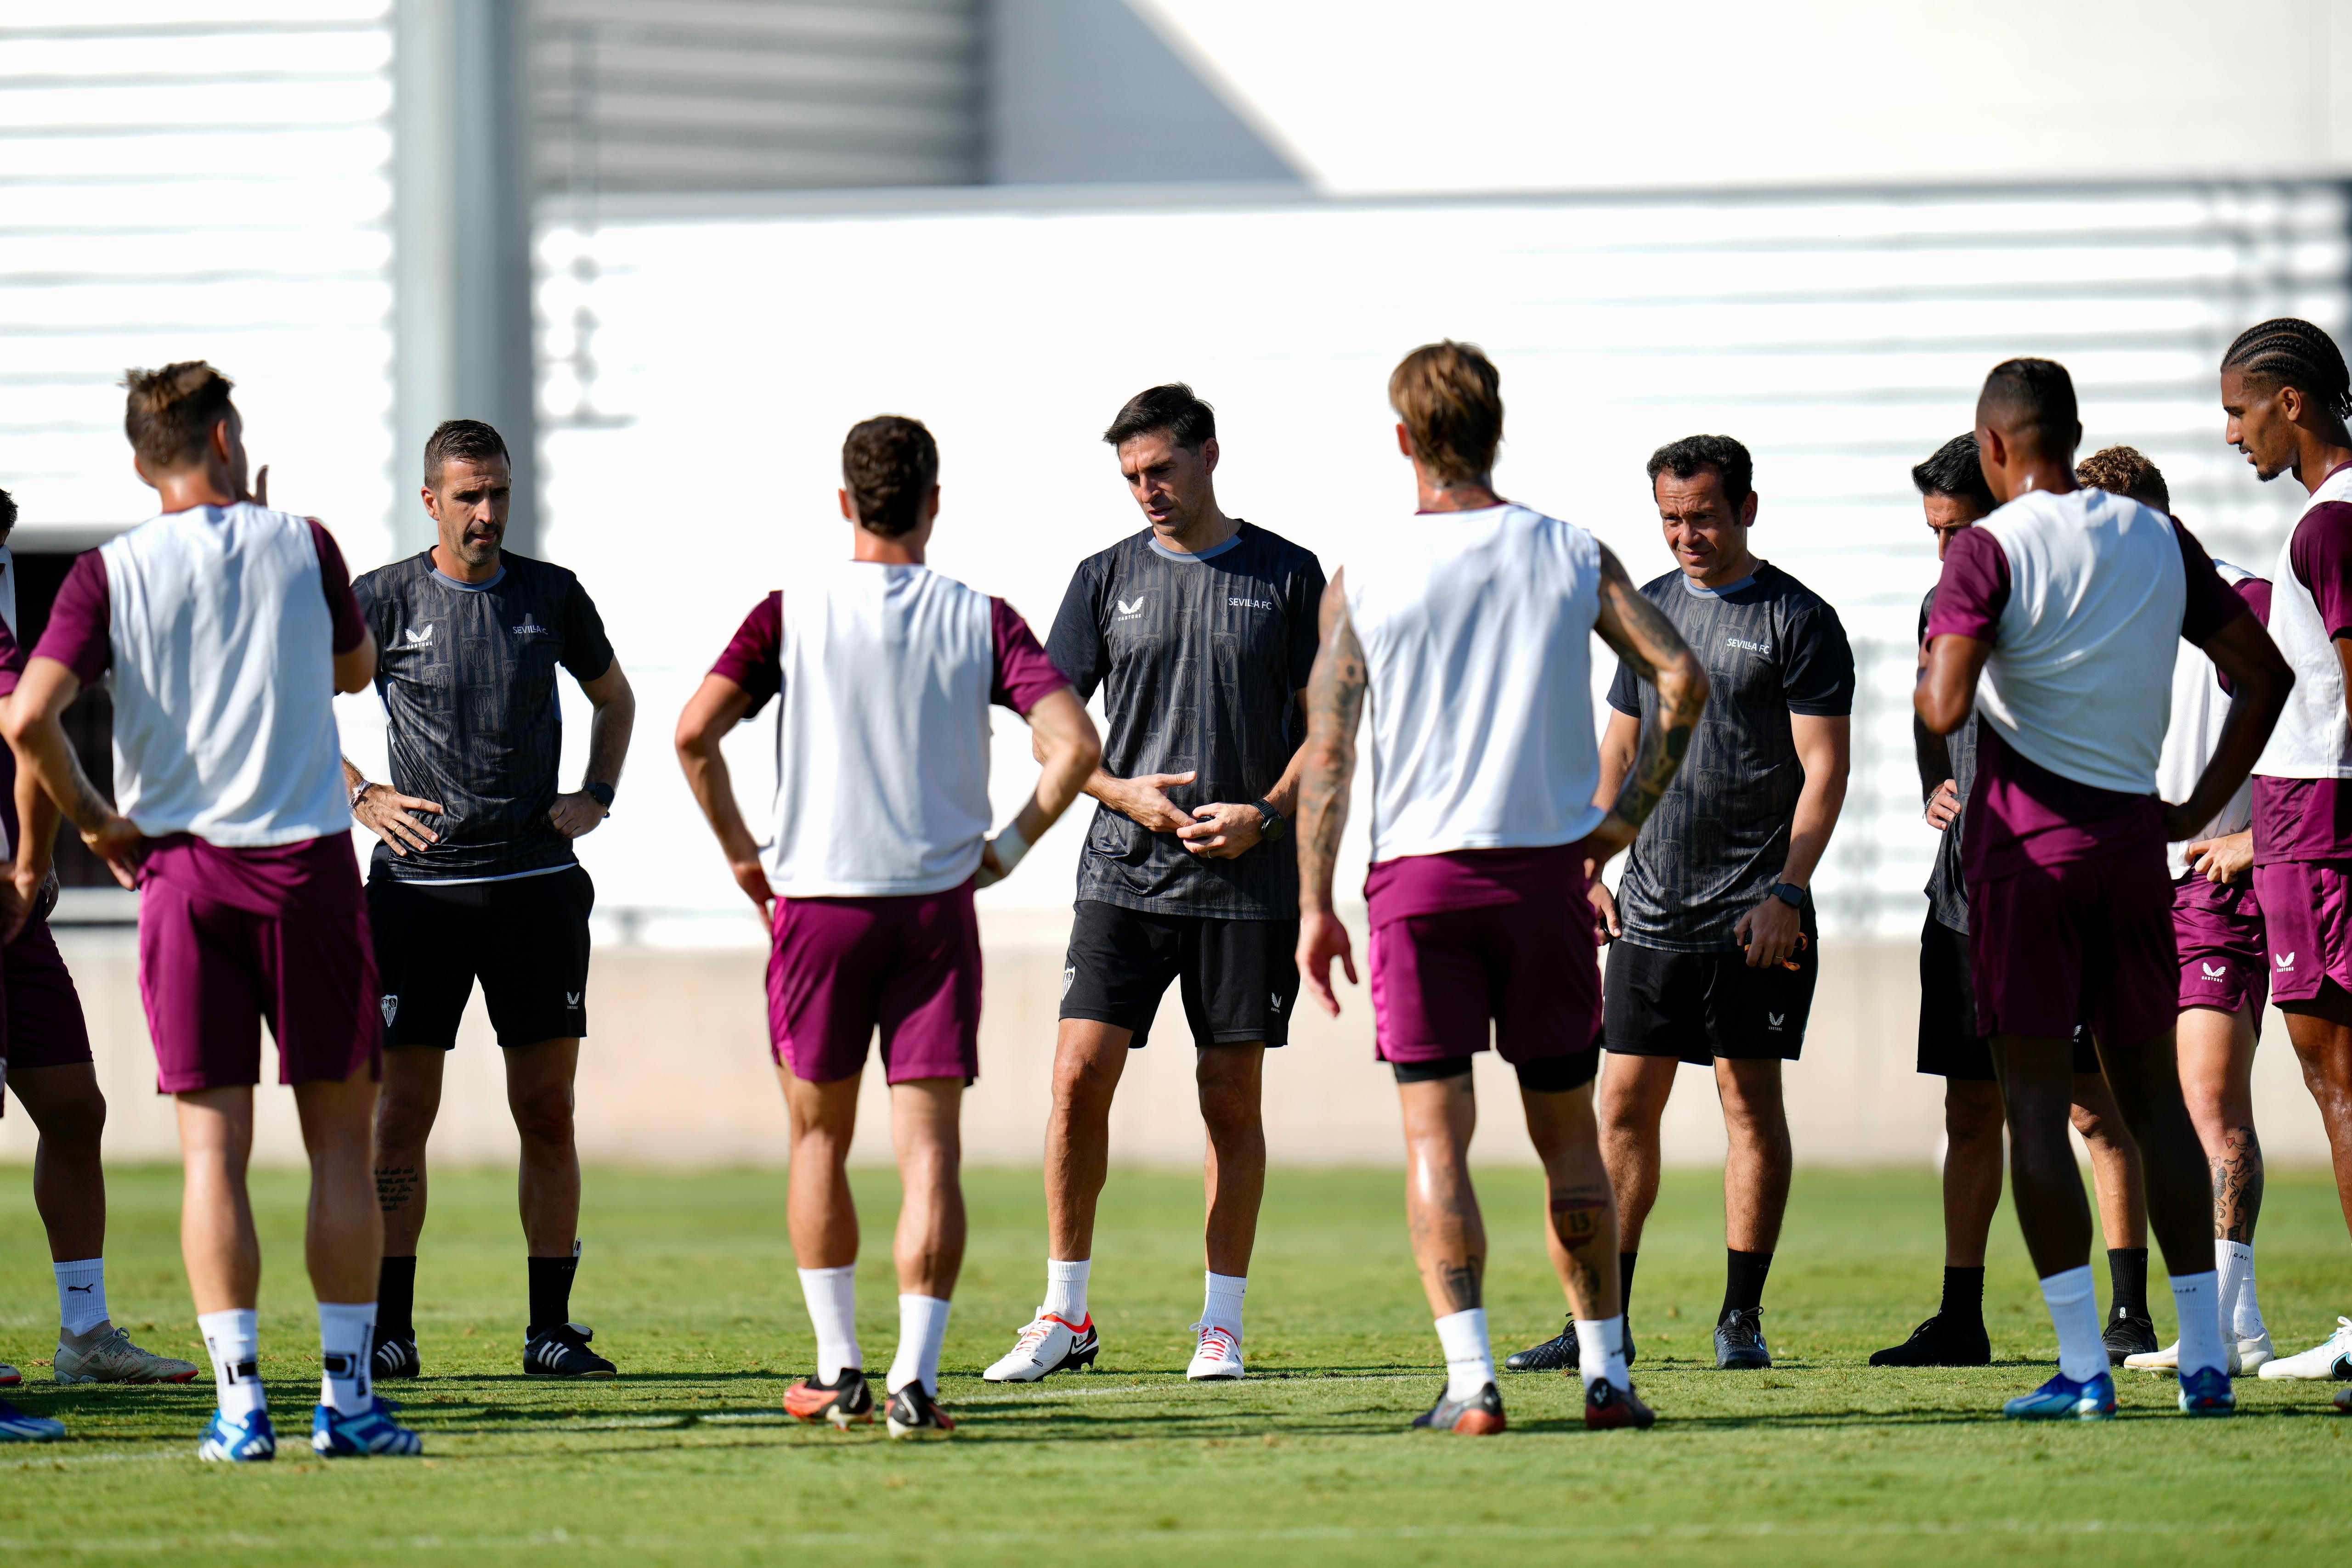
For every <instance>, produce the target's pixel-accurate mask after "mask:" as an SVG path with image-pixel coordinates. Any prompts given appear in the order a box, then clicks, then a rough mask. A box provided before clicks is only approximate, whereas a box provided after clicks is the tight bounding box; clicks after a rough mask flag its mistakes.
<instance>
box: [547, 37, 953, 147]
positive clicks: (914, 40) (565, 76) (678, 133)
mask: <svg viewBox="0 0 2352 1568" xmlns="http://www.w3.org/2000/svg"><path fill="white" fill-rule="evenodd" d="M978 9H979V7H978V5H977V0H831V3H827V0H660V3H659V4H657V5H656V4H646V0H531V7H530V58H531V66H530V68H531V82H532V87H531V99H532V124H533V132H534V137H535V141H536V151H535V161H536V169H537V173H538V180H539V188H540V189H541V191H543V192H548V193H580V192H584V191H769V190H789V189H796V188H802V187H809V186H848V185H860V186H875V185H954V184H962V183H968V182H970V181H971V180H972V179H973V178H974V177H975V171H976V169H977V168H978V155H979V146H978V142H979V132H978V118H977V117H978V106H979V86H978V60H979V52H980V51H979V18H978Z"/></svg>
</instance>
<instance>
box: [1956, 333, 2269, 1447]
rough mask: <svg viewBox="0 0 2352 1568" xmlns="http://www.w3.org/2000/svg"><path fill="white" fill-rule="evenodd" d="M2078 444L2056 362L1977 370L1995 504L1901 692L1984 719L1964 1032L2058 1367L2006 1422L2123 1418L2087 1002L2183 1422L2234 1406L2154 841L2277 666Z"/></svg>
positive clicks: (2220, 789)
mask: <svg viewBox="0 0 2352 1568" xmlns="http://www.w3.org/2000/svg"><path fill="white" fill-rule="evenodd" d="M2082 434H2083V427H2082V422H2081V421H2080V419H2078V418H2077V417H2076V413H2075V402H2074V382H2073V379H2072V378H2071V377H2069V376H2068V375H2067V373H2066V370H2065V367H2064V366H2063V365H2058V364H2054V363H2053V362H2052V361H2048V360H2011V361H2006V362H2004V363H2002V364H2000V365H1999V366H1996V367H1995V368H1994V370H1993V371H1992V373H1991V374H1990V375H1989V376H1987V377H1986V378H1985V385H1984V391H1983V392H1982V393H1981V394H1980V395H1979V398H1978V401H1977V431H1976V437H1977V447H1978V451H1979V460H1980V462H1981V463H1982V465H1983V467H1984V473H1985V482H1986V483H1987V484H1988V485H1990V486H1991V488H1992V493H1993V496H1994V498H1995V499H1997V500H2000V501H2001V502H2003V503H2004V504H2003V505H2002V506H2001V507H2000V508H1999V509H1998V510H1996V511H1995V512H1994V513H1993V514H1992V515H1991V516H1990V517H1987V518H1985V519H1984V520H1983V521H1982V522H1979V523H1978V524H1977V525H1976V526H1975V527H1974V528H1969V529H1967V530H1966V531H1965V532H1963V533H1961V534H1959V535H1958V537H1957V538H1954V539H1953V540H1952V541H1951V543H1950V545H1949V546H1948V549H1947V550H1946V552H1945V559H1944V571H1943V578H1942V580H1941V581H1940V582H1939V583H1938V585H1937V590H1936V608H1935V611H1934V613H1933V614H1931V615H1930V616H1929V617H1928V621H1927V636H1928V645H1927V661H1926V665H1925V668H1923V669H1922V671H1921V672H1920V679H1919V685H1918V687H1917V691H1916V696H1915V703H1916V706H1917V709H1918V713H1919V716H1920V717H1921V718H1922V719H1923V720H1925V721H1926V723H1927V727H1928V728H1929V729H1930V730H1932V731H1934V732H1935V733H1937V734H1939V735H1949V734H1950V733H1952V731H1954V730H1956V729H1958V728H1959V727H1960V726H1961V725H1962V724H1963V723H1965V722H1967V719H1968V716H1969V712H1970V711H1971V710H1974V711H1975V712H1976V713H1977V715H1978V718H1979V726H1978V730H1979V733H1978V761H1977V776H1976V782H1975V784H1974V786H1973V787H1972V788H1971V789H1970V791H1969V802H1968V807H1967V810H1968V813H1969V831H1968V835H1967V838H1966V840H1965V841H1964V842H1963V844H1962V846H1961V855H1962V862H1963V867H1964V870H1965V873H1966V875H1967V879H1968V885H1969V958H1970V964H1971V972H1972V975H1973V978H1974V984H1975V990H1976V1000H1977V1017H1978V1024H1979V1028H1981V1029H1982V1030H1984V1031H1985V1032H1986V1033H1987V1034H1988V1035H1990V1037H1991V1039H1992V1049H1993V1062H1994V1066H1995V1068H1996V1070H1997V1071H1999V1073H2000V1086H2001V1099H2002V1103H2003V1106H2004V1109H2005V1111H2006V1113H2007V1116H2008V1120H2009V1129H2010V1136H2011V1169H2012V1172H2013V1174H2014V1176H2015V1191H2016V1194H2017V1214H2018V1219H2019V1222H2020V1224H2021V1227H2022V1228H2023V1229H2024V1231H2025V1243H2026V1250H2027V1252H2028V1253H2029V1254H2030V1255H2031V1256H2032V1260H2033V1265H2034V1271H2035V1272H2036V1273H2037V1274H2038V1275H2039V1276H2040V1277H2041V1281H2042V1298H2043V1300H2044V1301H2045V1302H2046V1303H2047V1304H2048V1306H2049V1309H2050V1315H2051V1320H2052V1322H2053V1324H2054V1325H2055V1326H2056V1328H2057V1331H2058V1373H2057V1375H2056V1376H2054V1377H2053V1378H2051V1379H2050V1380H2049V1381H2048V1382H2046V1383H2045V1384H2043V1385H2042V1386H2041V1387H2040V1388H2038V1389H2036V1390H2034V1391H2033V1392H2032V1393H2031V1394H2028V1395H2024V1396H2021V1397H2019V1398H2016V1399H2012V1400H2011V1401H2010V1402H2009V1403H2008V1405H2007V1406H2006V1407H2005V1410H2004V1413H2005V1414H2006V1415H2008V1416H2011V1417H2014V1418H2020V1419H2034V1420H2048V1419H2081V1420H2095V1419H2103V1418H2106V1417H2111V1416H2114V1414H2115V1407H2116V1398H2115V1384H2114V1380H2113V1378H2112V1377H2111V1376H2110V1375H2109V1373H2108V1365H2109V1363H2108V1355H2107V1349H2106V1346H2105V1344H2103V1343H2101V1341H2100V1335H2099V1314H2098V1303H2097V1298H2096V1296H2095V1293H2094V1291H2093V1286H2092V1280H2091V1270H2090V1266H2089V1262H2088V1259H2089V1255H2090V1245H2091V1216H2090V1210H2089V1207H2088V1206H2086V1205H2085V1204H2084V1201H2083V1184H2082V1179H2081V1177H2080V1176H2079V1175H2078V1174H2077V1173H2076V1170H2075V1166H2074V1150H2073V1148H2072V1146H2071V1145H2069V1143H2068V1140H2067V1135H2066V1129H2067V1121H2068V1101H2069V1099H2070V1091H2071V1089H2072V1086H2073V1084H2072V1080H2073V1072H2072V1060H2071V1059H2072V1054H2073V1052H2072V1037H2073V1034H2074V1028H2075V1025H2076V1022H2077V1021H2078V1019H2081V1018H2082V1017H2083V1016H2084V1014H2085V1013H2087V1014H2088V1016H2089V1019H2090V1023H2091V1030H2092V1033H2093V1035H2094V1037H2095V1039H2096V1040H2097V1042H2098V1048H2099V1061H2100V1063H2101V1065H2102V1066H2103V1067H2104V1068H2105V1071H2106V1075H2107V1081H2108V1082H2109V1084H2110V1085H2111V1086H2112V1087H2113V1089H2114V1091H2115V1096H2116V1104H2117V1105H2118V1106H2119V1107H2120V1109H2121V1110H2122V1113H2123V1117H2124V1123H2125V1125H2126V1127H2127V1128H2129V1130H2130V1132H2131V1134H2132V1139H2133V1141H2134V1142H2135V1143H2137V1145H2139V1151H2140V1159H2141V1165H2142V1169H2143V1174H2144V1176H2145V1177H2146V1180H2147V1213H2148V1224H2149V1228H2151V1229H2152V1230H2154V1231H2155V1233H2156V1239H2157V1243H2158V1247H2159V1248H2161V1249H2162V1250H2163V1253H2164V1259H2165V1265H2166V1268H2167V1270H2168V1272H2169V1273H2170V1275H2171V1285H2172V1297H2173V1304H2174V1307H2175V1309H2176V1311H2177V1312H2178V1314H2179V1322H2180V1346H2179V1362H2180V1394H2179V1405H2180V1408H2181V1410H2182V1411H2183V1413H2185V1414H2189V1415H2195V1416H2221V1415H2227V1414H2229V1413H2230V1412H2231V1410H2233V1409H2234V1408H2235V1407H2236V1402H2235V1397H2234V1396H2233V1395H2232V1394H2231V1388H2230V1376H2229V1372H2228V1367H2227V1363H2228V1360H2229V1357H2228V1356H2226V1355H2225V1354H2224V1352H2223V1349H2222V1345H2221V1313H2220V1312H2219V1310H2218V1306H2217V1300H2218V1298H2217V1291H2218V1289H2219V1281H2218V1280H2217V1279H2216V1277H2215V1271H2214V1270H2213V1268H2212V1256H2213V1254H2212V1228H2213V1218H2212V1216H2213V1204H2212V1197H2211V1190H2210V1185H2209V1179H2208V1172H2207V1170H2206V1167H2205V1162H2204V1160H2203V1157H2202V1154H2201V1150H2200V1145H2199V1143H2198V1138H2197V1129H2196V1126H2195V1124H2193V1123H2192V1122H2191V1121H2190V1120H2189V1111H2188V1107H2187V1106H2186V1105H2185V1104H2184V1103H2182V1098H2181V1091H2180V1075H2179V1068H2178V1066H2177V1065H2176V1062H2175V1060H2174V1038H2175V1025H2176V1022H2177V1019H2178V1016H2179V1007H2178V967H2177V965H2178V951H2179V949H2178V943H2177V940H2176V938H2175V936H2174V932H2173V924H2172V903H2173V888H2172V878H2171V876H2170V874H2169V873H2168V870H2167V862H2166V854H2165V844H2166V841H2168V840H2174V839H2182V838H2186V837H2188V836H2189V834H2190V833H2192V832H2194V831H2196V830H2197V829H2199V828H2200V827H2201V826H2203V825H2204V824H2205V823H2207V822H2209V821H2211V820H2212V819H2213V818H2214V817H2215V816H2217V815H2218V814H2220V812H2221V810H2222V808H2223V807H2224V806H2226V805H2227V804H2228V802H2229V800H2230V797H2231V796H2232V795H2234V794H2235V793H2237V790H2238V787H2239V786H2240V785H2241V784H2242V783H2243V782H2244V781H2245V777H2246V773H2247V770H2248V769H2249V768H2252V765H2253V760H2254V758H2255V756H2256V755H2257V754H2258V753H2259V752H2260V751H2261V749H2262V746H2263V742H2264V741H2265V740H2267V739H2268V738H2269V736H2270V731H2271V727H2272V726H2273V724H2274V723H2276V722H2277V717H2278V713H2279V709H2280V708H2281V707H2282V706H2284V703H2285V700H2286V693H2287V690H2288V688H2289V687H2290V686H2291V685H2293V677H2292V675H2291V674H2289V673H2288V671H2287V669H2286V667H2285V665H2284V662H2283V661H2282V660H2281V659H2280V657H2279V654H2278V651H2277V650H2276V649H2275V648H2273V646H2271V643H2270V639H2269V638H2268V637H2266V636H2264V635H2263V629H2262V626H2261V624H2260V622H2256V621H2255V620H2254V619H2253V618H2252V616H2251V615H2249V614H2248V613H2247V612H2246V605H2245V602H2244V601H2242V600H2241V599H2239V598H2238V596H2237V595H2235V594H2233V593H2231V591H2229V589H2228V588H2226V587H2224V586H2223V585H2222V583H2221V579H2220V578H2219V577H2218V576H2217V575H2215V573H2214V570H2213V564H2212V560H2211V559H2210V557H2209V556H2207V555H2206V553H2205V550H2204V548H2203V547H2202V546H2201V545H2200V544H2198V543H2197V541H2196V539H2195V538H2194V537H2193V536H2191V535H2190V534H2189V530H2188V529H2186V528H2182V527H2181V526H2180V525H2179V524H2178V523H2177V522H2175V521H2174V520H2173V519H2172V518H2170V517H2168V516H2166V515H2165V514H2164V513H2162V512H2159V511H2157V510H2156V509H2155V508H2153V507H2144V506H2141V505H2140V504H2139V503H2138V502H2137V501H2133V500H2130V499H2128V498H2126V497H2120V496H2112V495H2109V494H2107V493H2106V492H2105V491H2103V490H2095V489H2085V488H2084V487H2083V486H2080V485H2078V484H2077V483H2076V482H2075V479H2074V449H2075V447H2076V446H2077V445H2078V444H2080V443H2081V441H2082ZM2183 640H2186V641H2188V642H2190V643H2196V644H2197V645H2198V646H2200V647H2201V648H2203V649H2204V650H2205V651H2206V652H2207V653H2210V655H2211V656H2212V658H2213V661H2214V663H2215V664H2218V665H2219V666H2220V667H2221V671H2222V673H2223V674H2227V675H2228V676H2229V677H2230V679H2231V683H2232V685H2233V687H2234V689H2235V691H2236V694H2237V695H2236V696H2235V698H2234V699H2233V700H2232V702H2231V707H2230V713H2229V716H2228V717H2227V718H2226V719H2224V721H2223V723H2222V726H2221V736H2220V737H2219V738H2218V740H2217V741H2216V743H2215V745H2214V749H2213V756H2212V758H2211V760H2210V761H2209V762H2208V763H2207V764H2206V765H2205V767H2204V768H2202V769H2201V770H2200V773H2199V775H2198V779H2197V784H2196V788H2195V789H2193V790H2192V791H2191V792H2190V794H2189V798H2188V799H2187V800H2185V801H2183V802H2181V803H2180V804H2179V805H2168V804H2167V803H2166V802H2165V801H2164V800H2163V799H2162V798H2161V797H2160V796H2159V795H2158V793H2157V762H2158V755H2159V753H2160V752H2161V750H2162V747H2163V741H2164V732H2165V728H2166V725H2167V723H2168V716H2169V709H2170V706H2171V689H2172V669H2173V653H2174V649H2175V647H2176V646H2177V644H2178V643H2179V642H2181V641H2183Z"/></svg>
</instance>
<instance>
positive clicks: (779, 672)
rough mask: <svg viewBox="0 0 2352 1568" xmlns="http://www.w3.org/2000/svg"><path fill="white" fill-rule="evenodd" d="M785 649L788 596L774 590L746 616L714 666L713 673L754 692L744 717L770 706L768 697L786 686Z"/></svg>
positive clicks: (747, 690) (711, 667)
mask: <svg viewBox="0 0 2352 1568" xmlns="http://www.w3.org/2000/svg"><path fill="white" fill-rule="evenodd" d="M783 649H784V596H783V594H782V592H776V593H771V594H770V595H768V597H767V598H765V599H762V600H761V601H760V602H759V603H758V604H756V605H754V606H752V609H751V614H749V615H746V616H745V617H743V624H742V625H740V626H738V627H737V628H736V629H735V635H734V637H733V639H732V640H730V642H729V643H728V644H727V651H726V652H725V653H721V654H719V662H718V663H717V664H713V665H711V666H710V673H711V674H714V675H720V676H724V677H725V678H726V679H728V680H730V681H732V682H734V683H735V684H736V685H739V686H740V687H742V688H743V689H744V690H745V691H746V692H748V693H750V694H751V707H750V708H749V709H748V710H746V712H745V713H744V717H746V718H749V717H751V715H752V714H755V713H758V712H759V711H760V710H761V708H763V707H765V706H768V699H769V698H770V697H772V696H774V695H776V693H777V692H778V691H780V690H782V687H783V684H784V660H783Z"/></svg>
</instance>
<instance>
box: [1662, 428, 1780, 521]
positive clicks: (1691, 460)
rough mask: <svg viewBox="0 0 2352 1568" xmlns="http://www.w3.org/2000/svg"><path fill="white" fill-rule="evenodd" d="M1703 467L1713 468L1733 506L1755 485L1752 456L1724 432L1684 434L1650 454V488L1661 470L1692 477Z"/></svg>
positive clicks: (1744, 498)
mask: <svg viewBox="0 0 2352 1568" xmlns="http://www.w3.org/2000/svg"><path fill="white" fill-rule="evenodd" d="M1706 468H1712V469H1714V470H1715V472H1716V476H1717V477H1718V478H1719V479H1721V480H1722V481H1723V496H1724V499H1726V500H1727V501H1729V502H1730V503H1731V504H1732V505H1733V506H1735V507H1737V506H1738V505H1739V504H1740V503H1742V502H1744V501H1746V500H1747V499H1748V494H1749V492H1751V491H1752V490H1754V489H1755V487H1756V460H1755V459H1754V458H1752V457H1750V456H1748V448H1746V447H1745V446H1742V445H1740V444H1739V443H1738V442H1737V441H1734V440H1733V439H1731V437H1729V436H1728V435H1685V436H1684V437H1683V438H1682V439H1681V440H1680V441H1670V442H1668V443H1666V444H1665V445H1664V446H1661V447H1659V448H1658V449H1657V450H1656V451H1655V452H1653V453H1651V454H1650V488H1651V489H1652V490H1653V491H1654V490H1656V489H1657V487H1658V476H1659V475H1661V474H1665V473H1671V474H1673V475H1674V476H1675V478H1677V479H1695V478H1696V477H1698V475H1699V471H1700V470H1701V469H1706Z"/></svg>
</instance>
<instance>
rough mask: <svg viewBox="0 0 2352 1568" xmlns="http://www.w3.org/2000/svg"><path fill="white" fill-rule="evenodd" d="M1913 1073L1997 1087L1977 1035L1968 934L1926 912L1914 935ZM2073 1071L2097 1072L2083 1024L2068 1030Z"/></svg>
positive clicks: (1988, 1049)
mask: <svg viewBox="0 0 2352 1568" xmlns="http://www.w3.org/2000/svg"><path fill="white" fill-rule="evenodd" d="M1919 1071H1922V1072H1925V1073H1928V1074H1930V1075H1931V1076H1934V1077H1937V1078H1949V1079H1955V1080H1958V1082H1963V1083H1991V1082H1996V1081H1997V1080H1996V1076H1995V1074H1994V1072H1993V1068H1992V1041H1991V1040H1988V1039H1987V1038H1986V1037H1985V1036H1983V1035H1981V1034H1979V1033H1978V1032H1977V992H1976V982H1975V979H1974V977H1973V976H1972V975H1971V973H1970V966H1969V934H1968V933H1967V932H1965V931H1955V930H1953V929H1952V928H1951V927H1950V926H1948V925H1945V924H1944V923H1943V922H1942V921H1940V920H1938V919H1937V918H1936V916H1935V915H1934V913H1933V912H1932V911H1931V912H1929V914H1928V915H1927V925H1926V926H1925V927H1924V928H1923V929H1922V930H1921V931H1920V933H1919ZM2074 1071H2077V1072H2084V1073H2089V1072H2096V1071H2099V1048H2098V1046H2097V1045H2096V1044H2095V1042H2094V1041H2093V1040H2092V1039H2091V1030H2090V1027H2089V1026H2088V1025H2086V1024H2082V1023H2077V1024H2076V1025H2075V1026H2074Z"/></svg>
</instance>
